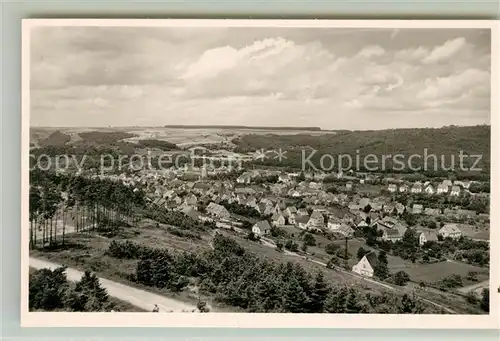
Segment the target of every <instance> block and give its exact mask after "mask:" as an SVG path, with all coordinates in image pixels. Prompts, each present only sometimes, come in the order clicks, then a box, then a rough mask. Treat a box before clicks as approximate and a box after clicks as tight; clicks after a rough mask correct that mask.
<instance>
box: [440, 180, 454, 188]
mask: <svg viewBox="0 0 500 341" xmlns="http://www.w3.org/2000/svg"><path fill="white" fill-rule="evenodd" d="M442 184H443V185H445V186H446V187H450V186H452V185H453V183H452V181H451V180H443V182H442Z"/></svg>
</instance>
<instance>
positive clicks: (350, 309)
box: [346, 288, 362, 314]
mask: <svg viewBox="0 0 500 341" xmlns="http://www.w3.org/2000/svg"><path fill="white" fill-rule="evenodd" d="M361 311H362V307H361V304H360V303H359V298H358V295H357V292H356V289H354V288H349V293H348V295H347V301H346V313H348V314H358V313H360V312H361Z"/></svg>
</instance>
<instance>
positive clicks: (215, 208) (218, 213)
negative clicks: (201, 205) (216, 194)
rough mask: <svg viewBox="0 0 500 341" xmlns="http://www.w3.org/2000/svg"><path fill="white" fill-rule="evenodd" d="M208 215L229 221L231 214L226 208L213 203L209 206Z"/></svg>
mask: <svg viewBox="0 0 500 341" xmlns="http://www.w3.org/2000/svg"><path fill="white" fill-rule="evenodd" d="M207 213H208V214H210V215H212V216H214V217H217V218H221V219H229V218H230V217H231V214H230V213H229V211H228V210H226V208H225V207H224V206H221V205H219V204H216V203H214V202H211V203H210V204H208V206H207Z"/></svg>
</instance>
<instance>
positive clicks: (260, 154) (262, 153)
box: [254, 148, 267, 160]
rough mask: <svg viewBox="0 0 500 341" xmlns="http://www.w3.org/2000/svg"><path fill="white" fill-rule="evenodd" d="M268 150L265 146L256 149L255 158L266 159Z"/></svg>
mask: <svg viewBox="0 0 500 341" xmlns="http://www.w3.org/2000/svg"><path fill="white" fill-rule="evenodd" d="M266 153H267V152H266V151H265V150H264V148H261V149H259V150H257V151H255V154H254V158H255V160H264V159H265V158H266Z"/></svg>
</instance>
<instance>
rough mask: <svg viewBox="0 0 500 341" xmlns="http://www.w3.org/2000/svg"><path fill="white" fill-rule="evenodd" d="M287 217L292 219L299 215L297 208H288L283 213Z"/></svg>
mask: <svg viewBox="0 0 500 341" xmlns="http://www.w3.org/2000/svg"><path fill="white" fill-rule="evenodd" d="M283 213H284V214H285V217H287V218H288V217H291V216H294V215H296V214H297V208H296V207H295V206H288V207H287V208H286V209H285V211H284V212H283Z"/></svg>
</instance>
